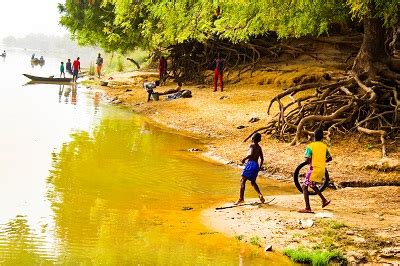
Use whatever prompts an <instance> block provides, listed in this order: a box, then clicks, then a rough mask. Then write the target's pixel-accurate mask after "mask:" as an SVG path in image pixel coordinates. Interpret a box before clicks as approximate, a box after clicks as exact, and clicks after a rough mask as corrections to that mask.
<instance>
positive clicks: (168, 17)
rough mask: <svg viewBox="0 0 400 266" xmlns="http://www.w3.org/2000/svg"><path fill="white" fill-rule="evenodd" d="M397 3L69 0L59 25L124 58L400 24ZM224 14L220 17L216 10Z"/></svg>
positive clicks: (387, 0)
mask: <svg viewBox="0 0 400 266" xmlns="http://www.w3.org/2000/svg"><path fill="white" fill-rule="evenodd" d="M399 5H400V4H399V0H295V1H289V0H264V1H256V0H249V1H245V0H224V1H222V0H216V1H209V0H176V1H169V0H159V1H153V0H141V1H137V0H97V1H84V0H81V1H76V0H65V3H64V4H60V5H59V10H60V13H61V15H62V17H61V20H60V23H61V24H62V25H64V26H65V27H67V28H68V29H69V30H70V31H71V32H72V35H73V37H74V38H76V39H77V40H78V42H79V43H80V44H83V45H100V46H101V47H102V48H104V49H105V50H107V51H119V52H121V53H125V52H126V51H129V50H135V49H137V48H142V49H149V50H154V49H158V48H159V47H167V46H169V45H175V44H178V43H183V42H185V41H190V40H195V41H199V42H204V41H205V40H208V39H215V38H219V39H226V40H229V41H231V42H236V43H237V42H243V41H247V40H249V39H250V38H252V37H254V36H260V35H267V34H270V33H276V34H277V36H278V37H281V38H285V37H300V36H305V35H320V34H324V33H326V32H327V31H328V29H329V25H331V24H332V23H342V22H344V21H347V20H349V19H350V18H353V19H357V20H361V19H362V18H363V17H365V16H377V17H379V18H381V19H382V20H383V21H384V22H385V25H386V26H391V25H394V24H395V23H396V22H397V20H398V14H399ZM218 6H219V7H220V10H221V13H220V14H218V15H216V12H215V10H216V8H217V7H218Z"/></svg>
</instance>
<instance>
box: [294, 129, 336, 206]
mask: <svg viewBox="0 0 400 266" xmlns="http://www.w3.org/2000/svg"><path fill="white" fill-rule="evenodd" d="M323 138H324V132H323V131H322V129H317V130H316V131H315V132H314V139H315V141H314V142H312V143H310V144H309V145H308V146H307V148H306V153H305V157H306V160H307V162H308V163H309V164H310V169H309V171H308V173H307V175H306V178H305V181H304V184H303V195H304V201H305V203H306V207H305V208H304V209H301V210H299V212H301V213H313V211H312V210H311V206H310V198H309V195H308V187H311V188H312V189H313V190H314V191H315V192H316V193H317V195H318V196H319V197H320V198H321V200H322V208H324V207H326V206H327V205H328V204H329V203H331V201H330V200H327V199H326V198H325V197H324V196H323V195H322V193H321V191H319V189H318V187H317V185H316V183H321V182H322V178H323V177H324V176H325V165H326V163H327V162H330V161H332V157H331V154H330V153H329V149H328V147H327V145H326V144H325V143H323V142H322V139H323Z"/></svg>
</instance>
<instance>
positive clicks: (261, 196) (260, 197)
mask: <svg viewBox="0 0 400 266" xmlns="http://www.w3.org/2000/svg"><path fill="white" fill-rule="evenodd" d="M258 198H259V199H260V201H261V203H264V202H265V199H264V197H263V195H259V196H258Z"/></svg>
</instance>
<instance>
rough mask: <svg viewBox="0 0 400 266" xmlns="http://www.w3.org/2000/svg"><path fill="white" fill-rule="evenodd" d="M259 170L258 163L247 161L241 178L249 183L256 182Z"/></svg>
mask: <svg viewBox="0 0 400 266" xmlns="http://www.w3.org/2000/svg"><path fill="white" fill-rule="evenodd" d="M259 170H260V168H259V166H258V163H257V162H255V161H248V162H247V163H246V165H245V166H244V169H243V172H242V176H243V177H245V178H246V179H248V180H250V181H253V182H254V181H256V179H257V176H258V171H259Z"/></svg>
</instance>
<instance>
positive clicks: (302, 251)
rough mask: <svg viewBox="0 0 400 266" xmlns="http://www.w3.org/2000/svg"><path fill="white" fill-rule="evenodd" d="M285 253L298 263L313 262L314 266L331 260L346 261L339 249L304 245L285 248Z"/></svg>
mask: <svg viewBox="0 0 400 266" xmlns="http://www.w3.org/2000/svg"><path fill="white" fill-rule="evenodd" d="M283 254H284V255H286V256H288V257H289V258H290V259H291V260H293V261H294V262H298V263H311V264H312V265H313V266H324V265H328V264H329V262H330V261H331V260H335V261H340V262H343V261H345V258H344V257H343V255H342V253H341V252H340V251H338V250H332V251H325V250H321V249H315V250H311V249H306V248H304V247H299V248H292V249H285V250H284V251H283Z"/></svg>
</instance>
